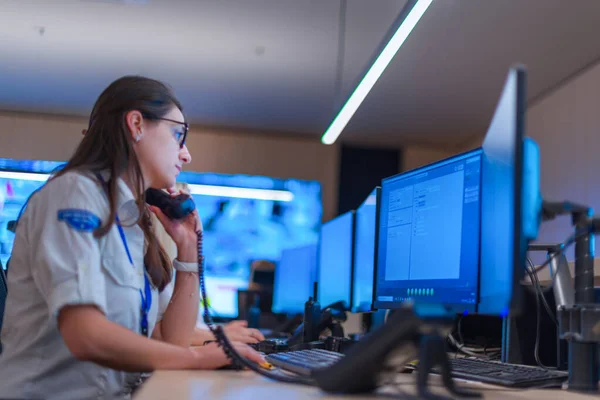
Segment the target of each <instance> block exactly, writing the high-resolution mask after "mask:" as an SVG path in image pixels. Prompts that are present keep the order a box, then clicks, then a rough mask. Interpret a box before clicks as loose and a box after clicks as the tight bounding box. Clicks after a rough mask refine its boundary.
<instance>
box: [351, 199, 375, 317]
mask: <svg viewBox="0 0 600 400" xmlns="http://www.w3.org/2000/svg"><path fill="white" fill-rule="evenodd" d="M380 191H381V188H379V187H378V188H375V189H374V190H373V191H372V192H371V194H369V197H367V199H366V200H365V201H364V202H363V203H362V204H361V205H360V207H358V208H357V209H356V233H355V237H354V274H353V276H352V310H351V311H352V312H367V311H371V305H372V304H373V267H374V262H375V230H376V225H377V224H376V222H377V204H378V202H379V196H380Z"/></svg>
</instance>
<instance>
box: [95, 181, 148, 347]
mask: <svg viewBox="0 0 600 400" xmlns="http://www.w3.org/2000/svg"><path fill="white" fill-rule="evenodd" d="M96 176H97V177H98V179H99V180H100V182H102V185H103V186H104V187H105V190H106V183H105V181H104V179H103V178H102V175H100V174H96ZM107 192H108V191H107ZM107 194H108V193H107ZM115 222H116V224H117V229H118V230H119V236H121V241H122V242H123V247H125V252H126V253H127V258H128V259H129V263H130V264H131V266H132V267H135V265H134V264H133V258H132V257H131V252H130V251H129V246H128V245H127V237H125V231H124V230H123V227H122V226H121V221H119V216H118V215H117V216H116V218H115ZM140 297H141V300H142V307H141V311H142V316H141V320H140V328H141V333H142V335H144V336H148V313H149V312H150V308H151V307H152V288H151V287H150V280H149V279H148V275H147V274H146V271H144V291H143V292H142V289H140Z"/></svg>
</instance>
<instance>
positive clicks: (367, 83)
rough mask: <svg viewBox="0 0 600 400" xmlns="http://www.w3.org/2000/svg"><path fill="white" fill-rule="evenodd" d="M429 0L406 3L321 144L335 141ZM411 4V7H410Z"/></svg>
mask: <svg viewBox="0 0 600 400" xmlns="http://www.w3.org/2000/svg"><path fill="white" fill-rule="evenodd" d="M431 2H432V0H410V1H409V2H408V3H407V6H405V8H404V9H403V11H402V12H401V16H400V18H399V20H401V23H400V26H398V29H397V30H396V32H395V33H394V34H393V35H392V37H391V38H390V40H389V41H388V42H387V44H386V45H385V47H384V48H383V50H382V51H381V53H379V55H378V56H377V58H376V59H375V62H374V63H373V65H371V67H370V68H369V70H368V71H367V73H366V74H365V76H364V77H363V79H362V80H361V81H360V83H359V84H358V86H357V87H356V89H354V92H352V94H351V95H350V98H349V99H348V101H346V103H345V104H344V106H343V107H342V109H341V110H340V112H339V113H338V115H337V116H336V117H335V118H334V120H333V122H331V125H329V128H327V130H326V131H325V133H324V134H323V137H322V138H321V142H323V144H333V143H335V141H336V140H337V138H338V137H339V136H340V134H341V133H342V131H343V130H344V128H345V127H346V125H347V124H348V122H349V121H350V118H352V116H353V115H354V113H355V112H356V110H357V109H358V107H359V106H360V105H361V103H362V102H363V100H364V99H365V98H366V97H367V95H368V94H369V92H370V91H371V89H372V88H373V86H374V85H375V83H376V82H377V80H378V79H379V77H380V76H381V74H383V71H385V69H386V68H387V66H388V65H389V63H390V62H391V61H392V59H393V58H394V56H395V55H396V53H397V52H398V50H399V49H400V47H402V44H404V41H405V40H406V38H407V37H408V35H410V33H411V32H412V30H413V28H414V27H415V26H416V25H417V22H419V20H420V19H421V17H422V16H423V14H424V13H425V11H426V10H427V8H428V7H429V5H430V4H431ZM411 4H412V8H411V7H410V5H411ZM407 9H410V11H409V12H408V14H405V10H407ZM402 15H406V17H405V18H402Z"/></svg>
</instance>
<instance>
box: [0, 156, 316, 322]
mask: <svg viewBox="0 0 600 400" xmlns="http://www.w3.org/2000/svg"><path fill="white" fill-rule="evenodd" d="M62 164H63V163H62V162H53V161H38V160H30V161H27V160H12V159H0V262H1V263H2V265H3V266H6V260H7V259H8V258H9V257H10V254H11V252H12V246H13V241H14V234H13V233H12V232H11V231H10V230H9V229H8V222H9V221H11V220H14V219H16V218H17V216H18V213H19V210H20V209H21V207H22V206H23V204H25V201H26V200H27V198H28V197H29V196H30V195H31V193H33V191H34V190H36V189H37V188H39V187H41V186H42V185H43V184H44V182H45V181H46V180H47V178H48V173H50V172H51V171H53V170H54V169H56V168H57V167H59V166H60V165H62ZM178 181H179V182H185V183H187V184H188V185H189V189H190V191H191V193H192V196H193V198H194V202H195V203H196V207H197V209H198V213H199V214H200V218H201V219H202V222H203V225H204V243H203V250H204V256H205V274H206V291H207V294H208V300H209V304H210V306H211V312H212V313H213V316H215V317H223V318H235V317H237V315H238V310H237V307H238V306H237V291H238V289H247V288H248V284H249V280H250V272H251V268H250V264H251V263H252V261H255V260H268V261H271V262H275V263H277V262H278V261H279V258H280V255H281V251H282V250H283V249H284V248H285V247H296V246H305V245H311V244H312V245H316V244H317V243H318V240H319V231H320V226H321V216H322V203H321V185H320V184H319V182H315V181H304V180H298V179H276V178H271V177H266V176H249V175H226V174H213V173H211V174H208V173H195V172H182V173H181V174H180V175H179V177H178ZM262 278H264V279H265V280H268V279H270V278H269V277H268V276H264V277H261V279H262Z"/></svg>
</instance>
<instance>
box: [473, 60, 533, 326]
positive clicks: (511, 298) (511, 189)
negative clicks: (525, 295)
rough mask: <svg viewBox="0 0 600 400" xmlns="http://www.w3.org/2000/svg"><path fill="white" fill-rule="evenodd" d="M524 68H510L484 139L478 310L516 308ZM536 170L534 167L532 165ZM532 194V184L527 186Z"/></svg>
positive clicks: (520, 266) (521, 265) (521, 245)
mask: <svg viewBox="0 0 600 400" xmlns="http://www.w3.org/2000/svg"><path fill="white" fill-rule="evenodd" d="M526 107H527V106H526V96H525V71H524V70H520V69H511V70H510V72H509V74H508V77H507V79H506V82H505V83H504V89H503V91H502V95H501V96H500V99H499V101H498V104H497V105H496V111H495V112H494V116H493V118H492V122H491V123H490V126H489V128H488V130H487V133H486V136H485V139H484V141H483V145H482V149H483V169H482V187H483V191H482V199H483V201H482V205H481V289H480V298H481V299H480V304H479V310H478V312H479V313H482V314H489V315H502V316H504V315H507V314H508V312H509V311H511V310H512V311H513V312H515V311H518V309H519V307H520V304H519V302H520V301H521V299H522V295H521V293H520V292H521V290H520V284H519V282H520V280H521V279H522V277H523V275H524V272H525V257H526V252H527V247H528V240H527V238H526V237H525V235H524V232H522V227H521V212H522V208H521V196H522V187H521V186H522V179H523V177H522V173H523V169H522V168H523V135H524V120H525V110H526ZM532 167H533V168H536V166H535V165H534V166H532ZM529 189H531V190H533V191H534V192H535V191H537V190H539V189H538V188H537V187H534V188H529Z"/></svg>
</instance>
